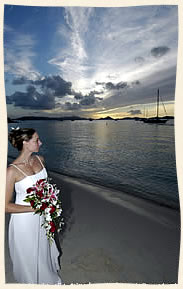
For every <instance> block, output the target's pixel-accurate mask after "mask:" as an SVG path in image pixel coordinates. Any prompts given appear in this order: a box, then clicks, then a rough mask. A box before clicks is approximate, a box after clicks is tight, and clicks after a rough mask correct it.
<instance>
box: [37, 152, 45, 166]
mask: <svg viewBox="0 0 183 289" xmlns="http://www.w3.org/2000/svg"><path fill="white" fill-rule="evenodd" d="M36 157H37V158H38V160H39V161H40V163H41V165H42V167H43V168H44V165H43V163H42V161H41V159H40V157H39V156H38V155H36Z"/></svg>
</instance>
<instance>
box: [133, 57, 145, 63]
mask: <svg viewBox="0 0 183 289" xmlns="http://www.w3.org/2000/svg"><path fill="white" fill-rule="evenodd" d="M144 61H145V59H144V57H142V56H137V57H135V62H136V63H138V64H143V63H144Z"/></svg>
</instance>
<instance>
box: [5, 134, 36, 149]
mask: <svg viewBox="0 0 183 289" xmlns="http://www.w3.org/2000/svg"><path fill="white" fill-rule="evenodd" d="M35 132H36V131H35V129H33V128H12V130H11V131H10V132H9V134H8V139H9V141H10V143H11V144H12V146H13V147H14V148H17V149H18V150H19V151H21V150H22V148H23V141H29V140H30V139H31V138H32V136H33V134H34V133H35Z"/></svg>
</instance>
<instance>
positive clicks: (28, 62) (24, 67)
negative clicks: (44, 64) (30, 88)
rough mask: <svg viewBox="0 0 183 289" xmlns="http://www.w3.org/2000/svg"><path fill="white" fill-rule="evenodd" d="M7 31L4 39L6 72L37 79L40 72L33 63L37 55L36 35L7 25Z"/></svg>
mask: <svg viewBox="0 0 183 289" xmlns="http://www.w3.org/2000/svg"><path fill="white" fill-rule="evenodd" d="M5 31H6V32H8V34H6V37H5V39H4V51H5V72H7V73H10V74H12V75H14V76H15V77H16V76H18V77H21V76H23V77H24V76H26V77H28V78H29V79H37V77H38V76H40V73H39V72H38V70H37V69H36V68H35V65H34V64H33V60H34V58H35V56H36V53H35V44H36V41H35V39H34V37H33V36H32V35H29V34H24V33H19V32H17V31H14V29H13V28H11V27H9V26H7V25H5Z"/></svg>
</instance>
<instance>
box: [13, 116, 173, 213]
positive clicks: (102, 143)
mask: <svg viewBox="0 0 183 289" xmlns="http://www.w3.org/2000/svg"><path fill="white" fill-rule="evenodd" d="M12 125H13V126H16V125H18V126H20V127H33V128H35V129H36V130H37V132H38V134H39V136H40V139H41V141H42V142H43V145H42V146H41V149H40V154H42V155H43V156H44V157H45V159H46V165H47V168H48V169H51V170H53V171H57V172H60V173H62V174H66V175H69V176H74V177H79V178H82V179H85V180H87V181H90V182H93V183H97V184H100V185H103V186H106V187H112V188H114V189H117V190H119V191H122V192H125V193H127V194H132V195H135V196H138V197H140V198H145V199H148V200H150V201H153V202H157V203H158V204H161V205H165V206H169V207H172V208H175V209H177V208H179V196H178V186H177V175H176V161H175V138H174V122H173V120H169V121H168V122H167V123H166V124H164V125H156V124H146V123H143V122H139V121H133V120H123V121H92V122H91V121H23V122H20V123H18V124H9V125H8V126H9V128H10V127H11V126H12ZM8 155H9V156H10V157H16V156H17V151H16V150H15V149H14V148H12V146H11V144H9V145H8Z"/></svg>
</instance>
